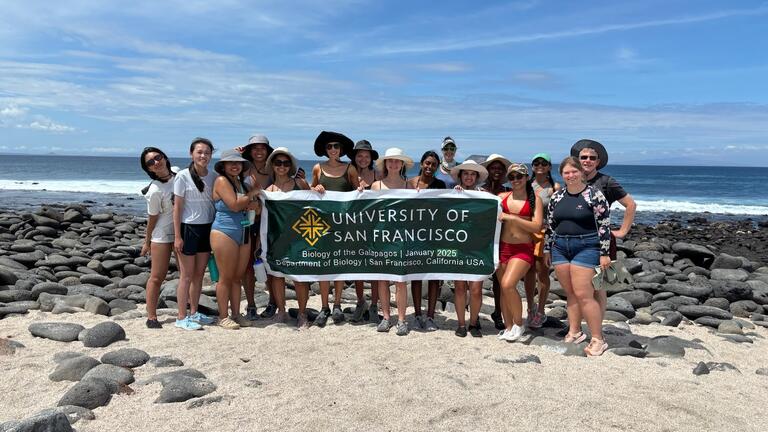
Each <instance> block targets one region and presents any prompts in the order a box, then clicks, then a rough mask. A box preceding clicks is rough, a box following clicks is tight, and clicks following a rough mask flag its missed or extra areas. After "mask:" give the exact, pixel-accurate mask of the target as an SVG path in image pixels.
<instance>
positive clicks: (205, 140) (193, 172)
mask: <svg viewBox="0 0 768 432" xmlns="http://www.w3.org/2000/svg"><path fill="white" fill-rule="evenodd" d="M198 144H205V145H207V146H208V148H209V149H211V154H213V143H211V140H209V139H208V138H201V137H197V138H195V139H193V140H192V144H190V145H189V154H192V152H193V151H195V146H196V145H198ZM189 175H190V176H192V181H193V182H194V183H195V187H197V190H199V191H200V192H202V191H204V190H205V182H203V179H201V178H200V175H199V174H198V173H197V170H196V169H195V161H192V162H190V163H189Z"/></svg>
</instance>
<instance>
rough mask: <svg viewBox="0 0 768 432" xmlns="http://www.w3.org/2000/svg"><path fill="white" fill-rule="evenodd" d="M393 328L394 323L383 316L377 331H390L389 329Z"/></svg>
mask: <svg viewBox="0 0 768 432" xmlns="http://www.w3.org/2000/svg"><path fill="white" fill-rule="evenodd" d="M390 328H392V323H390V322H389V320H388V319H386V318H383V319H382V320H381V322H380V323H379V325H378V326H376V331H377V332H381V333H386V332H388V331H389V329H390Z"/></svg>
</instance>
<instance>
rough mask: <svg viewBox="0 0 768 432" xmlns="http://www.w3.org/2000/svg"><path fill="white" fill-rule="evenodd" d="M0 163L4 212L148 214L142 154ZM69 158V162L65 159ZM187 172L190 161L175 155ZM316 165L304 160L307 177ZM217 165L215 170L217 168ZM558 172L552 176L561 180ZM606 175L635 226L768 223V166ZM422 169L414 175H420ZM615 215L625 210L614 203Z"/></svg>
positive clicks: (651, 168) (619, 169)
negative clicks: (627, 197) (57, 206)
mask: <svg viewBox="0 0 768 432" xmlns="http://www.w3.org/2000/svg"><path fill="white" fill-rule="evenodd" d="M3 156H4V157H2V158H0V198H1V199H2V204H0V208H7V209H15V210H19V209H28V208H34V207H36V206H39V205H41V204H53V203H76V202H84V201H85V202H87V203H88V204H90V205H92V206H95V207H97V208H98V207H105V208H112V209H113V210H114V211H116V212H124V213H130V214H135V215H143V214H145V212H146V204H145V201H144V199H143V197H142V196H141V194H140V191H141V189H142V188H144V187H145V186H146V185H147V184H148V183H149V178H148V177H147V176H146V174H145V173H144V172H143V171H142V170H141V168H140V166H139V161H138V157H137V156H133V157H128V156H72V155H69V156H64V155H56V157H51V156H48V155H19V154H13V155H10V154H6V155H3ZM62 159H65V160H62ZM171 160H172V163H173V164H174V165H175V166H178V167H180V168H184V167H186V166H187V165H188V164H189V159H187V158H181V157H171ZM315 163H317V161H316V160H300V161H299V164H300V166H301V167H302V168H304V170H305V171H307V172H308V173H309V172H311V169H312V166H313V165H314V164H315ZM211 168H212V166H211ZM556 171H557V167H556V166H555V167H553V176H554V178H555V179H556V181H560V182H561V183H562V181H561V179H560V178H559V175H558V174H557V172H556ZM602 172H604V173H606V174H609V175H612V176H613V177H615V178H616V179H617V180H618V181H619V182H620V183H621V185H622V186H623V187H624V188H625V189H626V190H627V191H628V192H629V193H630V194H632V196H633V197H634V198H635V200H636V201H637V204H638V215H637V216H636V218H635V219H636V222H640V223H649V224H653V223H656V222H658V221H660V220H664V219H669V218H674V217H677V218H680V219H685V218H689V217H691V216H696V215H705V216H706V215H709V217H710V218H712V219H725V220H728V219H744V218H748V217H749V218H753V219H768V197H766V196H762V195H760V194H758V185H760V184H761V183H762V181H763V180H764V179H765V178H768V168H765V167H722V166H719V167H712V166H663V165H620V164H615V165H614V164H611V165H609V166H607V167H606V168H605V169H604V170H602ZM417 173H418V169H417V168H414V169H412V170H411V171H409V173H408V175H409V176H412V175H416V174H417ZM614 209H615V210H614V211H615V212H616V213H615V214H616V216H617V218H618V217H619V215H620V214H621V207H620V206H619V205H618V204H614Z"/></svg>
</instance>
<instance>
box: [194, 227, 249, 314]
mask: <svg viewBox="0 0 768 432" xmlns="http://www.w3.org/2000/svg"><path fill="white" fill-rule="evenodd" d="M230 240H231V239H230ZM210 257H211V254H210V252H203V253H198V254H195V267H194V272H193V274H192V280H191V281H190V284H189V313H190V314H191V315H194V314H195V313H197V305H198V304H199V303H200V293H201V292H202V291H203V276H205V267H206V266H207V265H208V258H210ZM218 264H219V263H218V262H216V265H217V266H218ZM238 284H239V279H238Z"/></svg>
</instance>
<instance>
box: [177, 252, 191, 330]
mask: <svg viewBox="0 0 768 432" xmlns="http://www.w3.org/2000/svg"><path fill="white" fill-rule="evenodd" d="M176 258H177V261H178V264H179V270H180V275H179V286H178V287H177V288H176V302H177V304H178V308H179V312H178V319H184V317H186V316H187V304H188V303H189V291H190V284H191V283H192V275H193V273H194V270H195V255H184V254H183V253H181V254H179V255H178V256H177V257H176Z"/></svg>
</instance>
